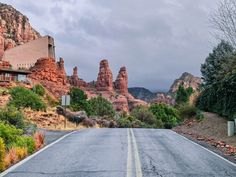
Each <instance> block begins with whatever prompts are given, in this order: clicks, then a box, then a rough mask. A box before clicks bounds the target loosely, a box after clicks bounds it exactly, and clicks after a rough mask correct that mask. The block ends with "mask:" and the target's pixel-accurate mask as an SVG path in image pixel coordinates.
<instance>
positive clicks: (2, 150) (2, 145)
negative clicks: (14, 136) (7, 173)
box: [0, 137, 6, 172]
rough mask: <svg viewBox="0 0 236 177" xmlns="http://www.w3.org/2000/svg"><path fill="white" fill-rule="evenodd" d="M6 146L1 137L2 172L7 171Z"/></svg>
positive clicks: (0, 169) (0, 157)
mask: <svg viewBox="0 0 236 177" xmlns="http://www.w3.org/2000/svg"><path fill="white" fill-rule="evenodd" d="M5 150H6V147H5V144H4V141H3V139H2V138H1V137H0V172H1V171H3V170H5V153H6V152H5Z"/></svg>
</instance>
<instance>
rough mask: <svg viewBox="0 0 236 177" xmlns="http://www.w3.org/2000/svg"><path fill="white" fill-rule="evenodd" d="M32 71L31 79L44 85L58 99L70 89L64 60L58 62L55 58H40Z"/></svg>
mask: <svg viewBox="0 0 236 177" xmlns="http://www.w3.org/2000/svg"><path fill="white" fill-rule="evenodd" d="M30 71H31V72H32V74H30V76H29V77H30V78H31V79H33V80H36V81H38V82H40V83H41V84H43V86H44V87H46V88H47V89H48V90H49V91H50V92H51V93H53V94H54V95H55V96H56V97H60V96H61V95H62V94H64V93H66V92H67V91H68V89H69V87H68V86H67V77H66V72H65V69H64V60H63V59H62V58H60V60H59V62H56V60H55V59H54V58H40V59H38V61H37V62H36V63H35V66H33V67H32V68H31V69H30Z"/></svg>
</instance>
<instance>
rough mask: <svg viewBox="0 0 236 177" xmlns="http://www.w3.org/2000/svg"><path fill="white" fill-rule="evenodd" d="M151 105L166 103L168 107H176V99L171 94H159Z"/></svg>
mask: <svg viewBox="0 0 236 177" xmlns="http://www.w3.org/2000/svg"><path fill="white" fill-rule="evenodd" d="M151 103H157V104H158V103H165V104H168V105H174V104H175V99H174V98H173V97H172V96H171V95H169V94H164V93H157V95H156V98H154V99H153V100H152V101H151Z"/></svg>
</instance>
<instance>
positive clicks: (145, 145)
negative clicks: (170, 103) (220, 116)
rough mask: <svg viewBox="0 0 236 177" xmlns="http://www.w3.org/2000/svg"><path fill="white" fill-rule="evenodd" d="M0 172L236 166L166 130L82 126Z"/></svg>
mask: <svg viewBox="0 0 236 177" xmlns="http://www.w3.org/2000/svg"><path fill="white" fill-rule="evenodd" d="M0 176H1V175H0ZM5 176H6V177H158V176H160V177H175V176H177V177H185V176H186V177H189V176H193V177H195V176H196V177H208V176H209V177H211V176H217V177H224V176H232V177H233V176H234V177H235V176H236V166H234V165H232V164H231V163H229V162H227V161H225V160H223V159H221V158H220V157H218V156H216V155H214V154H212V153H210V152H209V151H207V150H205V149H203V148H201V147H200V146H198V145H196V144H193V143H192V142H190V141H188V140H187V139H185V138H183V137H181V136H179V135H178V134H176V133H175V132H173V131H171V130H156V129H85V130H82V131H78V132H75V133H73V134H71V135H69V136H67V137H66V138H64V139H62V140H61V141H59V142H57V143H56V144H54V145H52V146H51V147H49V148H47V149H45V150H44V151H42V152H41V153H39V154H38V155H36V156H34V157H33V158H31V159H30V160H28V161H26V162H25V163H23V164H22V165H20V166H18V167H17V168H15V169H14V170H12V171H10V172H9V173H8V174H6V175H5Z"/></svg>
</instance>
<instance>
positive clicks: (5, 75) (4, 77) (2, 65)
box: [0, 60, 31, 83]
mask: <svg viewBox="0 0 236 177" xmlns="http://www.w3.org/2000/svg"><path fill="white" fill-rule="evenodd" d="M30 73H31V72H30V71H25V70H14V69H12V67H11V65H10V63H9V62H7V61H1V60H0V83H1V82H11V81H15V82H16V81H18V82H26V81H27V76H28V75H29V74H30Z"/></svg>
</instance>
